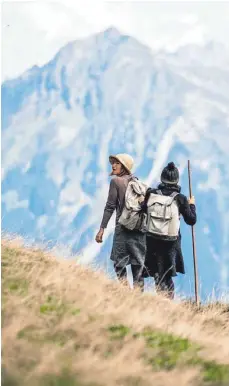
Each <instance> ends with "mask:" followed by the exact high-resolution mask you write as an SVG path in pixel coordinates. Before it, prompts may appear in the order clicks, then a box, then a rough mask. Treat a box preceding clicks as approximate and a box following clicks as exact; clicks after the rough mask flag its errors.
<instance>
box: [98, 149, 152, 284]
mask: <svg viewBox="0 0 229 386" xmlns="http://www.w3.org/2000/svg"><path fill="white" fill-rule="evenodd" d="M109 161H110V164H111V166H112V172H111V174H110V175H111V176H113V178H112V179H111V182H110V188H109V193H108V198H107V202H106V205H105V209H104V214H103V218H102V222H101V225H100V230H99V232H98V233H97V235H96V242H97V243H102V242H103V235H104V230H105V229H106V228H107V225H108V222H109V220H110V218H111V216H112V214H113V213H114V211H116V226H115V232H114V238H113V246H112V251H111V256H110V258H111V260H112V261H113V263H114V269H115V272H116V274H117V277H118V279H119V280H122V281H127V271H126V267H127V265H130V266H131V270H132V274H133V284H134V287H139V288H140V289H141V290H142V291H143V290H144V279H143V277H142V272H143V267H144V261H145V254H146V235H145V233H144V232H142V231H139V230H128V229H126V228H125V227H124V226H123V225H121V224H120V223H119V222H118V220H119V218H120V216H121V214H122V210H123V208H124V205H125V193H126V189H127V186H128V183H129V182H130V180H131V178H132V177H133V175H132V174H131V170H132V168H133V164H134V161H133V158H132V157H131V156H130V155H128V154H117V155H111V156H110V157H109Z"/></svg>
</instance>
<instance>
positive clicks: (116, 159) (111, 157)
mask: <svg viewBox="0 0 229 386" xmlns="http://www.w3.org/2000/svg"><path fill="white" fill-rule="evenodd" d="M112 160H115V161H118V162H119V163H120V164H121V165H122V166H123V167H124V168H125V169H126V170H127V171H128V172H129V173H131V170H130V169H129V168H128V167H127V166H126V165H125V164H124V163H123V162H122V161H121V160H120V159H119V158H117V157H116V156H115V155H110V156H109V161H110V164H111V163H112Z"/></svg>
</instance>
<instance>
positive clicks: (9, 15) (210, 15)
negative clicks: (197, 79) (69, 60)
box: [2, 0, 229, 80]
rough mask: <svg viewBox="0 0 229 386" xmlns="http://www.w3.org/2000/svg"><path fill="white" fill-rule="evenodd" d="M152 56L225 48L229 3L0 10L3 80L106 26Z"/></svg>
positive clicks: (62, 2) (73, 0) (62, 3)
mask: <svg viewBox="0 0 229 386" xmlns="http://www.w3.org/2000/svg"><path fill="white" fill-rule="evenodd" d="M111 25H113V26H115V27H117V28H118V29H120V31H121V32H124V33H128V34H130V35H132V36H134V37H136V38H138V39H139V40H140V41H142V42H143V43H145V44H147V45H148V46H150V47H151V48H152V49H153V50H158V49H166V50H173V51H174V50H176V49H177V48H178V47H180V46H182V45H186V44H188V43H196V44H204V43H205V42H206V41H208V40H212V39H213V40H216V41H220V42H222V43H224V44H225V45H227V46H228V47H229V39H228V37H229V2H219V1H215V2H196V1H192V2H188V1H184V0H183V1H182V2H172V1H167V2H162V1H160V2H155V1H151V2H144V1H139V2H129V1H125V2H110V1H107V2H101V1H99V0H92V1H90V2H89V1H86V0H80V1H78V0H59V1H52V2H49V1H42V0H40V1H26V2H22V1H9V0H5V2H4V4H2V80H4V79H6V78H11V77H15V76H18V75H19V74H21V73H22V72H23V71H25V70H26V69H28V68H29V67H31V66H33V65H35V64H37V65H42V64H44V63H46V62H47V61H48V60H50V59H51V58H52V57H53V55H54V54H55V53H56V52H57V51H58V50H59V48H60V47H61V46H63V45H64V44H66V43H67V42H68V41H69V40H73V39H77V38H82V37H86V36H88V35H90V34H92V33H95V32H98V31H101V30H103V29H105V28H107V27H109V26H111Z"/></svg>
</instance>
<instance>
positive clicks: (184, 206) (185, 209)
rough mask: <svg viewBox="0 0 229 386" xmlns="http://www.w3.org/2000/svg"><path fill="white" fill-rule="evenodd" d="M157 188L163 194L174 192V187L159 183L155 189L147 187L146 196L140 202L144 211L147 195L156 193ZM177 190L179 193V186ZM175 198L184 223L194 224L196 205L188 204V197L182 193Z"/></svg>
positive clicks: (168, 194)
mask: <svg viewBox="0 0 229 386" xmlns="http://www.w3.org/2000/svg"><path fill="white" fill-rule="evenodd" d="M158 190H161V191H162V194H163V195H164V196H170V195H171V193H172V192H175V191H176V189H175V187H174V186H173V187H171V188H169V187H168V186H166V187H165V186H164V185H162V184H161V185H159V187H158V188H157V189H151V188H149V189H148V190H147V193H146V196H145V200H144V202H143V203H142V208H143V210H145V211H146V208H147V202H148V199H149V196H150V194H151V193H157V191H158ZM177 192H178V193H179V187H178V189H177ZM175 200H176V202H177V205H178V208H179V212H180V214H181V215H182V216H183V219H184V221H185V223H186V224H188V225H195V223H196V220H197V216H196V207H195V205H193V204H189V203H188V199H187V197H186V196H184V195H183V194H181V193H179V194H178V195H177V196H176V197H175Z"/></svg>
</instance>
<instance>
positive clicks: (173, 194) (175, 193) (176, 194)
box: [170, 192, 179, 198]
mask: <svg viewBox="0 0 229 386" xmlns="http://www.w3.org/2000/svg"><path fill="white" fill-rule="evenodd" d="M178 194H179V193H177V192H173V193H171V194H170V197H173V198H175V197H176V196H178Z"/></svg>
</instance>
